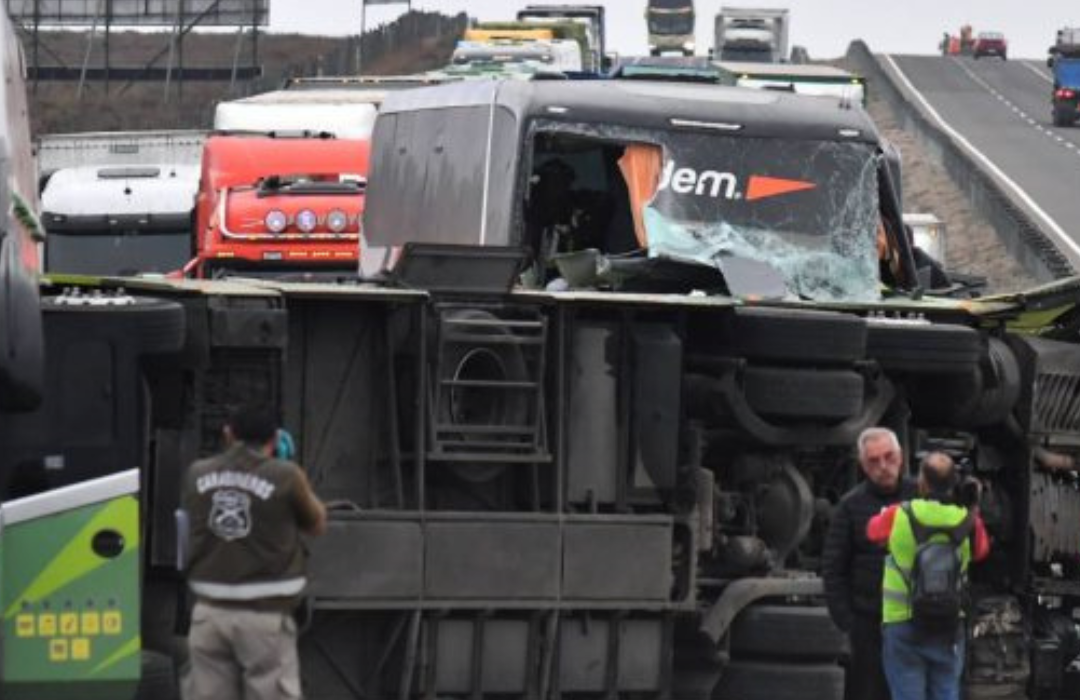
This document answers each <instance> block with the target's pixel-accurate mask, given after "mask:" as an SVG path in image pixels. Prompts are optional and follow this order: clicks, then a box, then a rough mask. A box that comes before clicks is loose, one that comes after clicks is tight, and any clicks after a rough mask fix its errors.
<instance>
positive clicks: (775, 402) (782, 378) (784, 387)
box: [743, 367, 864, 421]
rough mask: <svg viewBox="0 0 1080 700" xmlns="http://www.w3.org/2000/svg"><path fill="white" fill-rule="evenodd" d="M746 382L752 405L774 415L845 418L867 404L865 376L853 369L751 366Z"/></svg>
mask: <svg viewBox="0 0 1080 700" xmlns="http://www.w3.org/2000/svg"><path fill="white" fill-rule="evenodd" d="M743 382H744V383H743V390H744V391H745V392H746V401H747V403H748V404H750V407H751V408H753V409H754V410H755V411H757V412H758V413H760V414H761V415H763V416H769V417H772V418H795V419H818V420H828V421H834V420H843V419H845V418H850V417H851V416H854V415H856V414H858V413H859V412H860V411H861V410H862V407H863V395H864V381H863V377H862V375H861V374H859V373H857V372H853V371H850V370H817V369H814V370H811V369H790V368H784V367H747V368H746V371H745V374H744V375H743Z"/></svg>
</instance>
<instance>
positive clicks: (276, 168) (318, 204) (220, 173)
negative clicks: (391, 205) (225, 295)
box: [184, 132, 368, 278]
mask: <svg viewBox="0 0 1080 700" xmlns="http://www.w3.org/2000/svg"><path fill="white" fill-rule="evenodd" d="M367 159H368V142H367V141H366V140H364V139H349V138H343V139H337V138H328V137H325V136H323V137H308V136H304V135H298V134H289V133H288V132H286V133H274V134H267V135H239V134H232V135H220V136H219V135H215V136H211V137H210V138H209V139H207V141H206V146H205V149H204V151H203V159H202V168H201V175H200V176H199V180H198V187H199V189H198V194H197V196H196V198H195V212H194V223H195V227H194V242H195V256H194V257H193V258H191V260H190V261H189V262H188V263H187V264H186V265H185V266H184V272H185V273H187V274H190V275H192V276H194V277H198V278H207V277H216V276H228V275H247V276H272V275H287V274H296V275H302V274H307V275H320V276H330V277H334V276H336V275H339V274H349V273H352V272H353V271H355V269H356V265H357V260H358V255H359V247H360V243H359V242H360V225H361V224H360V216H361V214H362V212H363V207H364V188H365V186H366V182H367V180H366V176H367V165H368V163H367Z"/></svg>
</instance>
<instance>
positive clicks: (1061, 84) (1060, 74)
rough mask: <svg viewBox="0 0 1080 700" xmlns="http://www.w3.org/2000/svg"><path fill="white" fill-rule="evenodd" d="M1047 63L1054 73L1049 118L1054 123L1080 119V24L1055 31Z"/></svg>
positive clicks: (1060, 124) (1060, 123)
mask: <svg viewBox="0 0 1080 700" xmlns="http://www.w3.org/2000/svg"><path fill="white" fill-rule="evenodd" d="M1046 65H1047V66H1048V67H1049V68H1050V69H1051V70H1052V71H1053V74H1054V80H1053V87H1052V90H1053V92H1052V94H1051V97H1050V101H1051V119H1052V121H1053V123H1054V126H1071V125H1072V124H1075V123H1076V121H1077V120H1078V119H1080V27H1062V28H1061V29H1059V30H1058V31H1057V35H1056V37H1055V41H1054V45H1053V46H1051V47H1050V56H1049V58H1047V59H1046Z"/></svg>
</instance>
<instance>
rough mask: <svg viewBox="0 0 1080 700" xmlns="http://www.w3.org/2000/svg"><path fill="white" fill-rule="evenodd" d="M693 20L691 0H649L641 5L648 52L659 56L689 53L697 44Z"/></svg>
mask: <svg viewBox="0 0 1080 700" xmlns="http://www.w3.org/2000/svg"><path fill="white" fill-rule="evenodd" d="M694 20H695V16H694V3H693V1H692V0H649V4H648V5H647V6H646V8H645V21H646V23H647V24H648V29H649V54H650V55H652V56H660V55H662V54H665V53H673V52H678V53H681V54H682V55H683V56H693V55H694V50H695V48H696V47H697V41H696V39H695V36H694Z"/></svg>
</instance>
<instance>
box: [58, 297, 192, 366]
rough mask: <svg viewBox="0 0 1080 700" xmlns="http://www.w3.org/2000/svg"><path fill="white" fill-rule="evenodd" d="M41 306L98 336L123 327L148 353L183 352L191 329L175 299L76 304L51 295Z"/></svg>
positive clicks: (122, 330) (142, 299) (133, 298)
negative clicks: (185, 340) (185, 339)
mask: <svg viewBox="0 0 1080 700" xmlns="http://www.w3.org/2000/svg"><path fill="white" fill-rule="evenodd" d="M41 307H42V310H43V311H44V312H45V313H48V314H64V315H65V316H67V320H68V322H70V323H76V324H81V325H83V326H85V327H86V328H87V332H88V333H91V334H94V335H101V334H106V333H109V332H110V331H115V330H119V331H120V332H122V333H123V334H124V335H125V336H128V337H131V338H137V339H138V340H137V347H138V349H139V352H140V353H142V354H145V355H155V354H167V353H174V352H179V351H180V350H181V349H182V348H183V346H184V338H185V333H186V328H187V323H186V319H185V316H184V307H183V306H181V305H180V304H178V303H176V302H175V301H169V300H167V299H156V298H153V297H131V303H127V304H107V305H91V304H76V303H72V302H71V300H70V298H68V297H47V298H45V299H42V300H41Z"/></svg>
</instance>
